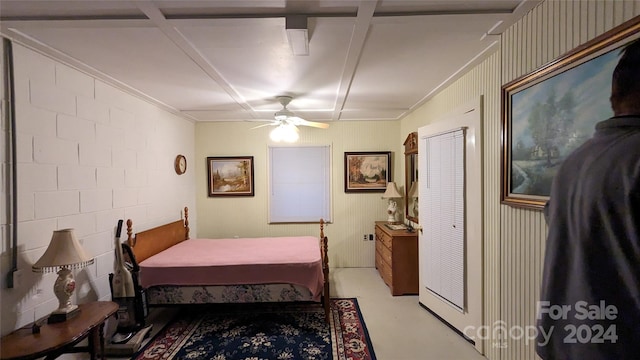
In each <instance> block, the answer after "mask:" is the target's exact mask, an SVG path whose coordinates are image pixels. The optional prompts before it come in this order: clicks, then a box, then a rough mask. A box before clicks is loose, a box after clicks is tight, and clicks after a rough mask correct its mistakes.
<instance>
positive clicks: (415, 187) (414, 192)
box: [409, 180, 419, 198]
mask: <svg viewBox="0 0 640 360" xmlns="http://www.w3.org/2000/svg"><path fill="white" fill-rule="evenodd" d="M418 189H419V187H418V180H416V181H414V182H413V184H411V189H409V197H410V198H417V197H418Z"/></svg>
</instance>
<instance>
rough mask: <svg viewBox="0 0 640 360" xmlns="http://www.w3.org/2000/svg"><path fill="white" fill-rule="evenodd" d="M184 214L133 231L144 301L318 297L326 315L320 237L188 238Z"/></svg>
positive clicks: (130, 228)
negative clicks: (150, 226) (165, 222)
mask: <svg viewBox="0 0 640 360" xmlns="http://www.w3.org/2000/svg"><path fill="white" fill-rule="evenodd" d="M183 214H184V218H183V219H181V220H177V221H174V222H171V223H168V224H165V225H161V226H158V227H155V228H153V229H149V230H146V231H141V232H138V233H136V234H135V235H133V222H132V221H131V219H129V220H127V244H128V245H129V246H130V247H131V249H132V252H133V256H134V257H135V261H136V262H137V263H138V264H139V268H140V273H139V275H138V281H139V283H140V286H141V287H142V288H143V289H145V292H146V298H147V303H148V305H149V306H167V305H180V304H209V303H253V302H300V301H305V302H306V301H310V302H320V303H322V305H323V307H324V311H325V316H326V318H327V320H328V317H329V259H328V253H327V250H328V249H327V242H328V241H327V237H326V236H325V235H324V221H323V220H322V219H320V236H319V237H315V236H296V237H260V238H232V239H190V237H189V209H188V208H186V207H185V208H184V213H183Z"/></svg>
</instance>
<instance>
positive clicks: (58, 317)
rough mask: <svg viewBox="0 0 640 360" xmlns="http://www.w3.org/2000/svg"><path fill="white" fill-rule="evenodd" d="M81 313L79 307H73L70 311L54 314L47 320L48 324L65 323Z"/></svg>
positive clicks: (55, 312) (58, 311)
mask: <svg viewBox="0 0 640 360" xmlns="http://www.w3.org/2000/svg"><path fill="white" fill-rule="evenodd" d="M79 313H80V308H78V305H73V306H72V307H71V309H70V310H69V311H60V309H58V310H56V311H54V312H52V313H51V314H50V315H49V318H48V319H47V323H48V324H55V323H59V322H65V321H67V320H69V319H71V318H72V317H74V316H76V315H78V314H79Z"/></svg>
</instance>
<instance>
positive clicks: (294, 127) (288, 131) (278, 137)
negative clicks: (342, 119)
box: [251, 96, 329, 142]
mask: <svg viewBox="0 0 640 360" xmlns="http://www.w3.org/2000/svg"><path fill="white" fill-rule="evenodd" d="M276 99H278V101H279V102H280V104H281V105H282V109H281V110H279V111H276V112H275V114H273V118H274V120H270V122H269V123H268V124H263V125H258V126H255V127H253V128H251V129H257V128H261V127H263V126H277V127H276V128H275V129H273V130H272V131H271V133H270V134H269V136H270V137H271V140H273V141H286V142H295V141H297V140H298V126H311V127H315V128H320V129H326V128H328V127H329V124H327V123H321V122H315V121H308V120H305V119H303V118H301V117H298V116H296V115H295V114H294V113H293V112H292V111H291V110H289V109H287V105H289V103H290V102H291V100H292V97H291V96H277V97H276Z"/></svg>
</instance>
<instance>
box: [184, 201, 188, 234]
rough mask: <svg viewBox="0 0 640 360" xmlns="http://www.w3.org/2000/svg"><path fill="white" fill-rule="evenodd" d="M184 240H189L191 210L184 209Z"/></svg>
mask: <svg viewBox="0 0 640 360" xmlns="http://www.w3.org/2000/svg"><path fill="white" fill-rule="evenodd" d="M184 227H185V229H184V239H185V240H189V208H188V207H186V206H185V207H184Z"/></svg>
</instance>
